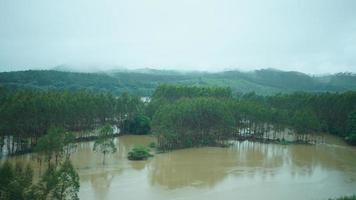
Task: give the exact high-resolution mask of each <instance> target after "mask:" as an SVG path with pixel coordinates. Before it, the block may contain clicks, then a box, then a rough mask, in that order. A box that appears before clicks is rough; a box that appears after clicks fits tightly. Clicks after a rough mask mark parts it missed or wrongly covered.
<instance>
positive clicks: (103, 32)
mask: <svg viewBox="0 0 356 200" xmlns="http://www.w3.org/2000/svg"><path fill="white" fill-rule="evenodd" d="M355 10H356V1H354V0H339V1H335V0H313V1H308V0H301V1H282V0H269V1H261V0H252V1H243V0H235V1H230V0H172V1H166V0H154V1H152V0H133V1H125V0H100V1H99V0H93V1H90V2H89V1H86V0H76V1H72V0H62V1H54V0H31V1H21V0H11V1H10V0H9V1H1V2H0V27H1V28H0V71H14V70H24V69H50V68H53V67H55V66H58V65H68V66H76V67H75V68H74V69H73V70H74V71H84V70H89V71H98V70H104V71H105V70H109V69H113V68H114V69H115V68H117V67H116V66H121V67H125V68H128V69H133V68H152V67H153V68H156V69H178V70H208V71H222V70H224V69H239V70H245V71H249V70H254V69H261V68H269V67H272V68H276V69H281V70H287V71H290V70H293V71H301V72H304V73H313V74H315V73H316V74H324V73H337V72H345V71H349V72H356V56H355V52H356V12H355ZM97 66H99V67H97Z"/></svg>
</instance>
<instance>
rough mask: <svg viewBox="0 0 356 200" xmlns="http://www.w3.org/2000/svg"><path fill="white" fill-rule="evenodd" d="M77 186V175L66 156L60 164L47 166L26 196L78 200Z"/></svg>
mask: <svg viewBox="0 0 356 200" xmlns="http://www.w3.org/2000/svg"><path fill="white" fill-rule="evenodd" d="M79 188H80V182H79V175H78V173H77V172H76V171H75V168H74V167H73V165H72V163H71V162H70V160H69V158H66V159H65V160H64V161H63V162H62V164H61V165H60V166H57V167H50V168H48V169H47V171H46V172H45V173H44V175H43V176H42V177H41V179H40V180H39V182H38V183H37V184H35V185H32V186H31V187H30V189H29V191H28V193H27V195H26V197H27V199H38V200H46V199H54V200H67V199H68V200H78V199H79V198H78V192H79Z"/></svg>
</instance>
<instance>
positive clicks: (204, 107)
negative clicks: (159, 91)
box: [152, 97, 234, 150]
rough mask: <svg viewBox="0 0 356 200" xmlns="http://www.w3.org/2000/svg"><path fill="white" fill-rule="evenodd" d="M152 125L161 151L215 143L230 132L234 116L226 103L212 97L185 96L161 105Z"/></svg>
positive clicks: (226, 136) (227, 136)
mask: <svg viewBox="0 0 356 200" xmlns="http://www.w3.org/2000/svg"><path fill="white" fill-rule="evenodd" d="M152 127H153V129H154V133H155V134H157V136H158V146H159V147H160V148H161V149H163V150H169V149H175V148H184V147H191V146H200V145H216V144H219V143H221V142H223V141H225V140H226V139H227V138H229V137H230V136H231V135H232V132H233V127H234V119H233V116H232V114H231V112H230V111H229V109H228V107H227V105H226V103H225V102H224V101H220V100H219V99H215V98H206V97H202V98H192V99H190V98H186V99H181V100H178V101H176V102H174V103H172V104H168V105H166V106H163V107H161V108H160V109H159V110H158V111H157V112H156V114H155V115H154V117H153V121H152Z"/></svg>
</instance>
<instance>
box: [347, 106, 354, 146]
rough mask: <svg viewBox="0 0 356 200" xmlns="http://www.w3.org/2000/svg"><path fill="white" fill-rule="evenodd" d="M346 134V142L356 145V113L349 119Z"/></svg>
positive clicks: (350, 115) (352, 113)
mask: <svg viewBox="0 0 356 200" xmlns="http://www.w3.org/2000/svg"><path fill="white" fill-rule="evenodd" d="M346 133H347V136H346V138H345V139H346V141H347V142H349V143H350V144H356V111H353V112H351V113H350V114H349V116H348V118H347V127H346Z"/></svg>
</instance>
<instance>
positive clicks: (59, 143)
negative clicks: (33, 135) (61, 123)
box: [36, 127, 75, 168]
mask: <svg viewBox="0 0 356 200" xmlns="http://www.w3.org/2000/svg"><path fill="white" fill-rule="evenodd" d="M71 143H74V136H73V134H72V133H69V132H65V131H64V129H63V128H59V127H51V128H49V130H48V133H47V134H46V135H44V136H42V137H40V138H39V140H38V142H37V145H36V151H37V152H38V153H39V154H40V155H41V156H42V155H43V156H44V158H45V159H46V160H47V162H48V168H50V167H51V160H53V159H54V160H55V164H56V165H57V163H58V161H59V159H60V158H61V157H62V156H63V155H66V156H68V157H69V155H70V153H71V148H75V146H73V145H71Z"/></svg>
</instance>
